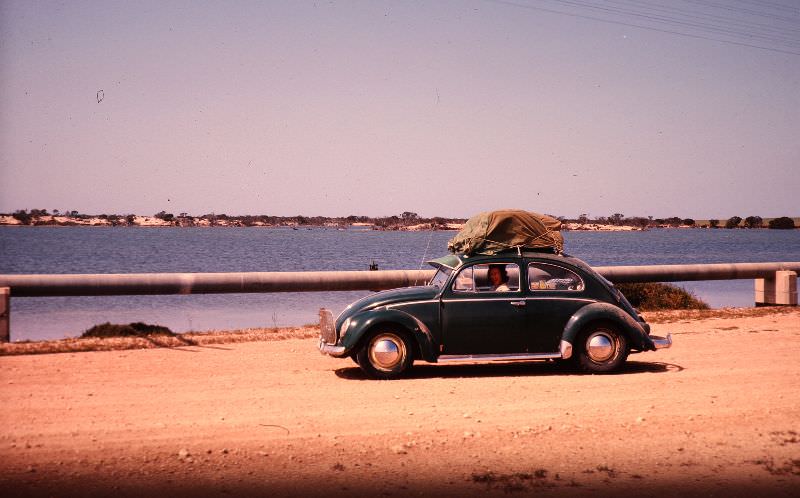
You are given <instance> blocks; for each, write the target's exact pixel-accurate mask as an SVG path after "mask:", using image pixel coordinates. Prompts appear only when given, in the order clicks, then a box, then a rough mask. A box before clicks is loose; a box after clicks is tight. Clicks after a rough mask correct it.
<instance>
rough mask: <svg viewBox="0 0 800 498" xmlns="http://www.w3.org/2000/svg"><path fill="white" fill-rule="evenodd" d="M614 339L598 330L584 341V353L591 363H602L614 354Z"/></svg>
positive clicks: (603, 331)
mask: <svg viewBox="0 0 800 498" xmlns="http://www.w3.org/2000/svg"><path fill="white" fill-rule="evenodd" d="M615 344H616V343H615V341H614V338H613V337H612V336H611V334H609V333H608V332H606V331H605V330H598V331H597V332H595V333H593V334H592V335H590V336H589V338H588V339H587V340H586V352H587V354H588V355H589V358H590V359H591V360H592V361H596V362H603V361H606V360H609V359H611V357H612V356H614V353H615V349H616V347H615Z"/></svg>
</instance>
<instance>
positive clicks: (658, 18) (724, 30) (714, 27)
mask: <svg viewBox="0 0 800 498" xmlns="http://www.w3.org/2000/svg"><path fill="white" fill-rule="evenodd" d="M549 1H551V2H556V3H560V4H563V5H569V6H572V7H586V8H588V9H592V10H595V11H600V12H607V13H610V14H621V15H624V16H629V17H636V18H641V19H645V20H648V21H654V22H657V23H661V24H667V25H670V26H679V27H689V28H696V29H699V30H701V31H705V32H713V33H720V34H723V35H725V36H731V37H734V38H740V39H744V40H747V41H751V40H752V39H753V38H758V39H761V40H764V41H767V42H773V43H782V44H786V45H789V46H793V45H796V44H798V43H800V40H791V39H785V38H780V37H775V36H771V35H765V34H755V33H753V32H752V31H751V32H747V31H741V30H738V29H731V27H730V26H720V25H718V24H709V23H703V22H689V21H681V20H678V19H676V18H674V17H672V18H670V17H665V16H662V15H653V14H648V13H641V12H636V11H631V10H625V9H620V8H616V7H603V6H600V5H593V4H590V3H586V2H581V1H577V0H549Z"/></svg>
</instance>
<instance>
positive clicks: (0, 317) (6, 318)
mask: <svg viewBox="0 0 800 498" xmlns="http://www.w3.org/2000/svg"><path fill="white" fill-rule="evenodd" d="M10 322H11V288H10V287H0V342H9V341H10V340H11V323H10Z"/></svg>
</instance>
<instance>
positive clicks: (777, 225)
mask: <svg viewBox="0 0 800 498" xmlns="http://www.w3.org/2000/svg"><path fill="white" fill-rule="evenodd" d="M769 227H770V228H773V229H778V230H791V229H793V228H794V220H793V219H791V218H789V217H788V216H781V217H780V218H775V219H774V220H769Z"/></svg>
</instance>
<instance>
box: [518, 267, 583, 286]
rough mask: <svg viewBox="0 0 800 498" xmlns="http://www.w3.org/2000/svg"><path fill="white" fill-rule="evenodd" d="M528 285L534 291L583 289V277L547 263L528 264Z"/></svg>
mask: <svg viewBox="0 0 800 498" xmlns="http://www.w3.org/2000/svg"><path fill="white" fill-rule="evenodd" d="M528 285H529V286H530V289H531V290H532V291H537V290H551V291H552V290H559V291H582V290H583V289H584V283H583V279H581V277H579V276H578V275H577V274H576V273H575V272H573V271H571V270H567V269H566V268H562V267H560V266H557V265H551V264H547V263H530V264H528Z"/></svg>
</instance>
